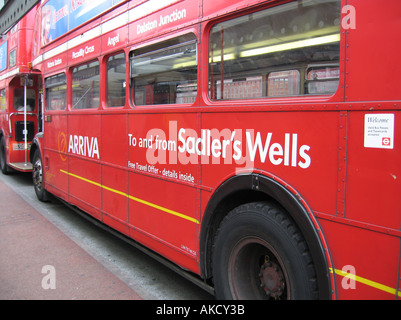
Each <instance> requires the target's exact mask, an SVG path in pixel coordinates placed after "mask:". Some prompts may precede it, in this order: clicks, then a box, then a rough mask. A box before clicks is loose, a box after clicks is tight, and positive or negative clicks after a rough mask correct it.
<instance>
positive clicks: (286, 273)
mask: <svg viewBox="0 0 401 320" xmlns="http://www.w3.org/2000/svg"><path fill="white" fill-rule="evenodd" d="M213 281H214V285H215V294H216V298H217V299H243V300H246V299H252V300H256V299H282V300H287V299H288V300H289V299H291V300H292V299H294V300H306V299H318V290H317V280H316V272H315V269H314V267H313V264H312V258H311V256H310V253H309V251H308V247H307V245H306V242H305V241H304V239H303V237H302V235H301V233H300V232H299V231H298V229H297V228H296V226H295V224H294V222H293V221H292V220H290V219H289V217H288V215H287V214H286V213H285V212H284V210H282V209H281V208H279V207H278V206H276V205H273V204H270V203H266V202H253V203H249V204H245V205H241V206H239V207H237V208H235V209H234V210H232V211H231V212H230V213H229V214H228V215H227V217H225V219H224V220H223V222H222V223H221V226H220V228H219V230H218V233H217V235H216V239H215V243H214V250H213Z"/></svg>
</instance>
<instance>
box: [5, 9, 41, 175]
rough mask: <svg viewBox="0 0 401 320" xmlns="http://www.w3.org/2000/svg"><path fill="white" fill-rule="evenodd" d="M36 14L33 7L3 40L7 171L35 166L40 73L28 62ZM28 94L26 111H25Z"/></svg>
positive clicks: (30, 58) (29, 60) (25, 169)
mask: <svg viewBox="0 0 401 320" xmlns="http://www.w3.org/2000/svg"><path fill="white" fill-rule="evenodd" d="M35 14H36V10H35V9H33V10H31V12H29V13H28V14H27V15H26V16H25V17H24V18H23V19H22V20H21V21H20V22H18V23H17V25H16V26H14V27H13V28H12V29H11V30H10V31H9V32H8V33H7V34H5V35H4V36H3V37H2V40H1V41H0V47H1V49H0V50H1V51H2V53H1V61H2V62H1V70H0V95H1V98H0V99H1V107H0V139H1V141H2V144H1V148H2V152H1V155H0V158H1V164H2V171H3V172H4V173H7V172H8V171H9V170H10V168H12V169H14V170H18V171H24V172H26V171H31V170H32V164H31V163H30V162H29V149H30V144H31V142H32V140H33V137H34V136H35V134H36V133H37V132H38V123H39V122H38V111H39V110H40V103H39V101H40V86H41V78H40V73H39V72H33V71H32V70H31V69H30V66H29V63H30V62H31V61H32V48H33V39H34V37H33V26H34V19H35ZM25 84H26V86H25ZM25 89H26V90H25ZM25 97H26V104H27V111H26V115H24V103H25V101H24V100H25ZM25 122H26V130H27V141H26V146H25V136H24V130H25ZM25 150H26V152H25Z"/></svg>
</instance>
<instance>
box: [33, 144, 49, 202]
mask: <svg viewBox="0 0 401 320" xmlns="http://www.w3.org/2000/svg"><path fill="white" fill-rule="evenodd" d="M32 164H33V168H32V180H33V187H34V188H35V193H36V197H37V198H38V199H39V200H40V201H43V202H47V201H49V193H48V192H47V191H46V189H45V188H44V186H43V163H42V157H41V155H40V150H39V149H36V150H35V153H34V155H33V163H32Z"/></svg>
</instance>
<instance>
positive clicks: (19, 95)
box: [14, 88, 36, 111]
mask: <svg viewBox="0 0 401 320" xmlns="http://www.w3.org/2000/svg"><path fill="white" fill-rule="evenodd" d="M35 96H36V95H35V90H34V89H27V90H26V111H33V110H34V109H35ZM24 103H25V98H24V88H15V89H14V109H15V110H16V111H24Z"/></svg>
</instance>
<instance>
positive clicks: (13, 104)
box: [8, 75, 38, 171]
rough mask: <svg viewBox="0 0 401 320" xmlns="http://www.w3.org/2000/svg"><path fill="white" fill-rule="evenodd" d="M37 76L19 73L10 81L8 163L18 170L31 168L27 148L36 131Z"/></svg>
mask: <svg viewBox="0 0 401 320" xmlns="http://www.w3.org/2000/svg"><path fill="white" fill-rule="evenodd" d="M37 81H38V79H37V76H35V75H33V76H32V75H21V76H18V77H16V78H14V79H13V80H12V81H11V82H10V99H9V102H10V114H9V117H8V125H9V140H8V147H9V148H8V150H9V158H8V159H9V163H8V165H9V166H10V167H12V168H14V169H16V170H18V171H30V170H32V164H31V163H30V162H29V149H30V145H31V142H32V140H33V138H34V136H35V133H36V132H37V120H38V118H37V110H38V106H37V103H38V100H37V96H38V92H37V85H36V84H37Z"/></svg>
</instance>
